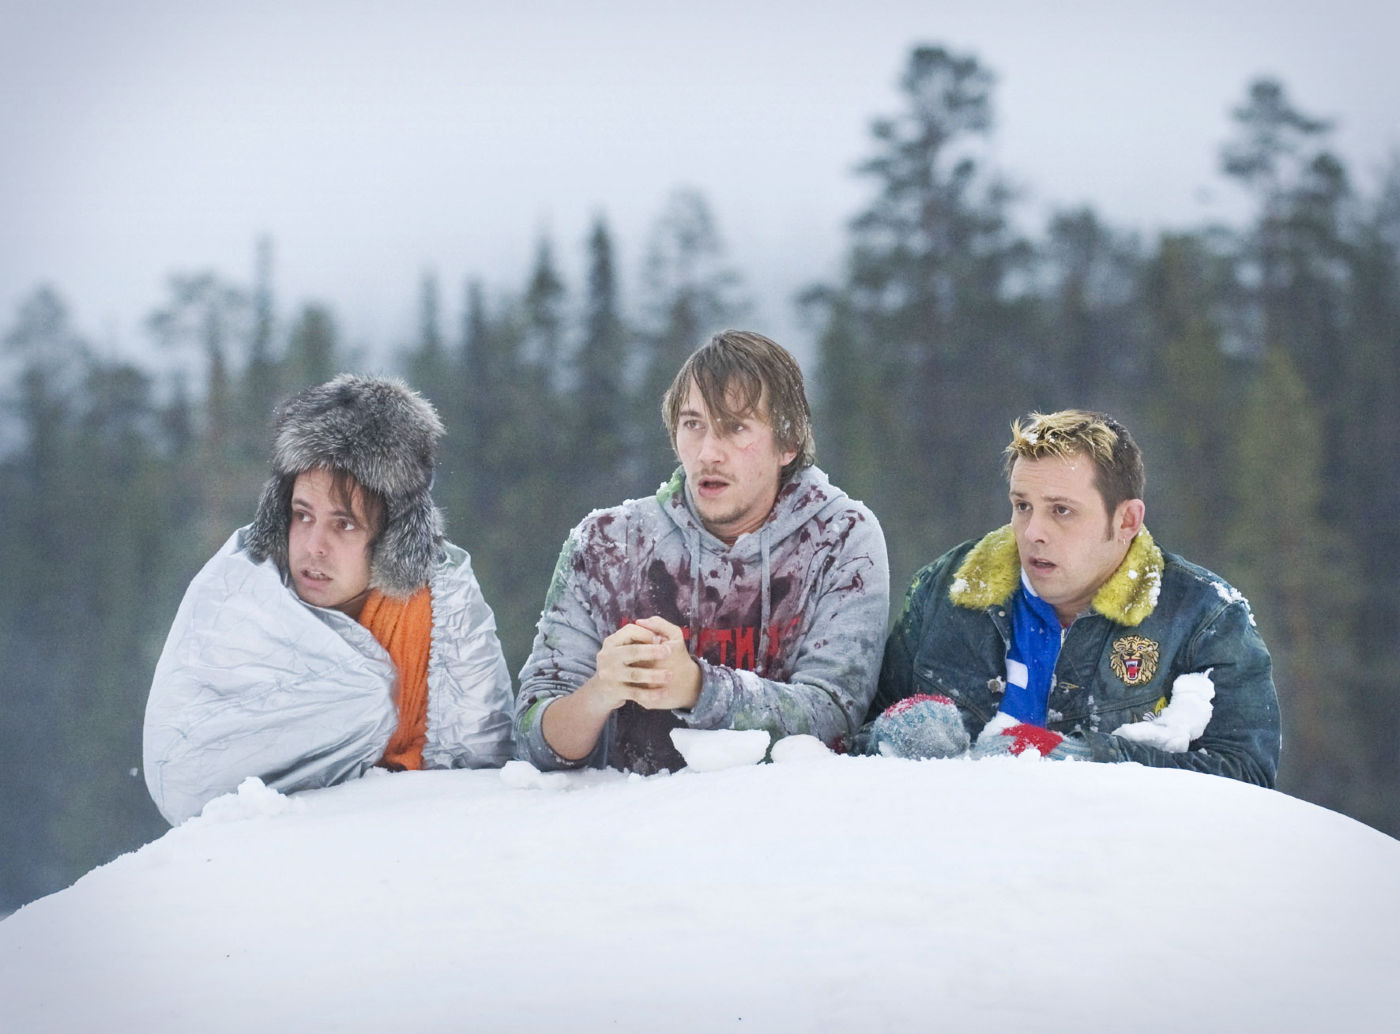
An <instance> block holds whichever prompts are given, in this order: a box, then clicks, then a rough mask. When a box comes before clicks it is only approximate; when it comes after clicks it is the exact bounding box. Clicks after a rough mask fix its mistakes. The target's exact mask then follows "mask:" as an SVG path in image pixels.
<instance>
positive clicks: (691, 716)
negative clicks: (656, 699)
mask: <svg viewBox="0 0 1400 1034" xmlns="http://www.w3.org/2000/svg"><path fill="white" fill-rule="evenodd" d="M695 663H696V664H698V665H699V666H700V699H699V700H697V701H695V706H694V707H692V708H690V710H688V711H687V710H683V709H681V708H673V709H672V711H671V713H672V714H674V715H675V716H676V717H677V718H679V719H680V720H681V721H683V722H685V724H686V725H688V726H689V727H690V728H692V729H721V728H724V726H725V720H726V718H727V717H728V715H729V712H730V709H731V707H732V705H733V701H734V686H733V679H732V676H731V673H730V672H729V671H728V670H727V669H725V668H717V667H715V666H714V665H712V664H710V663H709V662H708V661H704V660H701V659H700V658H699V657H697V658H695Z"/></svg>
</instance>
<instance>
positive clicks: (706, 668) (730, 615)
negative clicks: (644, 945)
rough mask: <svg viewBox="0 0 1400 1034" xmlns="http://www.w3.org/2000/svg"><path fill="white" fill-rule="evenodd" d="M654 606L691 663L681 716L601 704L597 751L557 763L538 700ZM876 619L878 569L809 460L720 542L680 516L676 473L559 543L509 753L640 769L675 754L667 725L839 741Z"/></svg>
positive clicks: (683, 509)
mask: <svg viewBox="0 0 1400 1034" xmlns="http://www.w3.org/2000/svg"><path fill="white" fill-rule="evenodd" d="M653 615H658V616H660V617H663V618H665V619H666V620H667V621H670V622H672V623H673V624H676V625H679V626H681V627H682V628H683V629H684V630H685V634H686V639H687V643H688V645H689V649H690V652H691V654H692V655H694V656H695V658H696V659H697V661H698V662H699V665H700V673H701V690H700V699H699V700H698V701H697V703H696V704H695V707H694V708H693V709H692V710H690V711H648V710H646V709H644V708H642V707H640V706H638V705H636V704H633V703H627V704H624V705H623V706H622V707H621V708H620V709H618V710H617V711H615V712H613V715H612V717H611V718H610V719H609V721H608V724H607V727H606V728H605V729H604V731H603V735H602V736H601V737H600V738H599V742H598V746H597V747H596V748H595V749H594V751H593V753H592V754H590V755H589V756H588V757H587V758H584V759H582V760H579V761H569V760H567V759H565V758H562V757H560V756H559V755H558V754H556V753H555V752H554V751H553V750H552V749H551V748H550V746H549V744H548V743H546V742H545V739H544V736H543V734H542V732H541V728H540V724H541V723H540V718H541V715H542V714H543V712H544V709H545V708H546V707H547V706H548V705H549V704H550V702H551V701H553V700H555V699H556V698H558V697H561V696H564V695H567V694H569V693H572V692H573V691H574V690H576V689H578V687H579V686H581V685H583V683H584V682H586V681H587V680H588V679H589V678H591V677H592V676H593V674H594V671H595V666H596V660H597V654H598V650H599V648H600V647H601V646H602V642H603V640H604V639H605V638H606V637H607V636H609V635H611V634H612V633H613V632H615V631H617V630H618V629H619V628H621V627H623V626H624V625H626V624H627V623H628V622H630V621H633V620H636V619H638V618H645V617H650V616H653ZM888 618H889V563H888V560H887V559H886V556H885V537H884V533H883V532H882V531H881V530H880V523H879V521H878V520H876V518H875V515H874V514H873V513H871V512H870V510H868V509H867V508H866V507H865V506H864V504H862V503H858V502H856V501H854V500H852V499H851V498H850V497H849V496H847V495H846V493H845V492H842V491H841V490H840V489H839V488H836V487H835V486H834V485H832V484H831V482H830V481H829V480H827V477H826V475H825V474H824V473H822V471H820V470H819V469H817V468H816V467H808V468H807V469H805V470H802V471H799V472H798V473H797V474H795V475H794V476H793V477H792V479H791V480H789V482H788V483H787V484H786V485H784V486H783V488H782V489H781V491H779V493H778V498H777V501H776V502H775V504H774V507H773V513H772V514H771V515H770V517H769V519H768V520H767V521H766V522H765V523H764V524H763V525H762V527H760V528H759V529H758V530H757V531H754V532H751V533H748V534H745V535H741V536H740V537H739V538H738V540H737V541H736V542H735V543H734V544H733V545H732V546H727V545H725V544H724V542H722V541H721V540H720V539H719V538H717V537H715V536H714V535H712V534H710V532H708V531H706V530H705V528H704V526H703V525H702V524H701V522H700V520H699V518H698V517H697V516H696V514H695V508H694V505H693V504H692V502H691V500H690V494H689V488H688V487H687V485H686V482H685V475H684V473H683V471H681V470H677V471H676V473H675V475H674V476H673V477H672V478H671V480H670V481H669V482H668V483H666V484H665V485H663V486H662V487H661V489H660V490H659V491H658V492H657V494H656V496H655V497H654V498H651V499H633V500H630V501H628V502H625V503H623V504H622V505H621V506H617V507H613V508H611V509H608V510H599V511H596V512H594V513H592V514H589V516H588V517H586V518H584V520H583V522H582V523H581V524H579V525H578V527H576V528H575V529H574V530H573V531H572V532H571V533H570V535H569V538H568V540H567V541H566V542H565V543H564V548H563V551H562V552H561V553H560V555H559V562H558V565H557V566H556V568H555V572H554V579H553V581H552V583H551V584H550V588H549V595H548V597H547V598H546V600H545V605H544V612H543V613H542V614H541V615H540V623H539V628H538V630H537V632H536V635H535V644H534V648H533V649H532V650H531V652H530V657H529V659H528V660H527V661H526V662H525V667H524V668H523V669H522V670H521V672H520V682H521V686H520V694H519V696H518V697H517V698H516V705H515V720H516V739H517V744H518V747H517V750H518V751H519V754H520V756H521V757H522V758H524V759H525V760H527V761H529V762H531V763H532V764H534V765H535V766H536V767H537V768H541V769H555V768H578V767H582V766H584V765H592V766H595V767H601V766H605V765H606V766H611V767H614V768H623V769H627V770H630V771H635V772H640V773H643V774H651V773H653V772H659V771H661V770H663V769H667V770H672V771H674V770H676V769H678V768H681V767H682V766H683V765H684V763H685V762H684V760H683V759H682V758H681V757H680V755H679V753H678V752H677V751H676V750H675V748H674V747H673V745H672V743H671V740H670V731H671V729H673V728H678V727H689V728H694V729H764V730H767V731H768V732H770V733H771V734H773V735H774V736H775V737H781V736H787V735H793V734H797V733H808V734H811V735H813V736H816V737H817V738H819V739H821V740H822V741H823V742H825V743H827V744H828V745H829V746H832V747H833V748H835V749H838V750H840V749H845V747H846V746H847V745H848V744H849V742H850V739H851V737H852V736H853V734H854V732H855V730H856V729H857V728H858V727H859V725H860V722H861V720H862V717H863V716H864V713H865V708H866V706H867V705H868V704H869V702H870V700H871V698H872V697H873V695H874V692H875V683H876V679H877V677H878V674H879V668H880V654H881V650H882V649H883V640H884V635H885V628H886V623H887V621H888Z"/></svg>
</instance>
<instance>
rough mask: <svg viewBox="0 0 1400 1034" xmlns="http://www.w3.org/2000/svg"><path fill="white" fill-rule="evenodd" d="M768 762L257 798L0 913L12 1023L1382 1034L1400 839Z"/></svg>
mask: <svg viewBox="0 0 1400 1034" xmlns="http://www.w3.org/2000/svg"><path fill="white" fill-rule="evenodd" d="M779 746H784V744H780V745H779ZM791 746H793V747H794V748H796V747H799V746H800V745H799V744H797V743H794V744H791ZM777 756H778V757H779V758H780V759H782V760H780V761H779V763H775V764H765V765H758V766H753V765H749V766H743V767H734V768H721V769H720V770H716V771H708V772H693V771H686V772H682V773H679V774H676V775H663V776H656V777H652V778H648V779H642V778H639V777H635V776H633V777H628V776H623V775H621V774H618V773H599V772H594V773H581V774H569V775H563V774H553V775H548V776H542V775H540V774H539V773H536V772H535V771H534V770H533V769H531V768H529V767H528V766H525V765H523V764H521V763H518V762H517V763H512V765H510V766H508V767H507V768H506V769H505V770H503V771H485V772H422V773H405V774H401V775H393V776H389V775H382V774H380V775H374V776H371V777H367V778H365V779H363V780H360V781H358V782H355V783H351V784H348V785H344V786H340V787H336V788H334V789H330V790H323V791H318V792H314V793H306V794H302V795H299V796H296V797H293V798H285V797H281V796H279V795H277V794H275V793H274V792H272V791H271V790H267V789H266V788H263V787H261V785H260V784H257V785H254V784H251V783H250V784H245V787H244V789H243V790H242V791H241V793H240V794H239V795H237V796H230V797H227V798H223V799H221V800H219V801H216V802H214V804H212V805H211V806H210V807H209V808H208V809H206V812H205V814H204V815H202V816H201V817H199V818H197V819H194V820H191V821H190V822H188V823H186V824H185V825H183V826H181V827H179V828H177V829H174V830H172V831H171V832H169V833H168V834H166V835H165V836H164V837H162V838H161V839H160V840H158V841H156V842H154V843H152V844H148V845H147V846H145V847H143V848H142V849H141V850H139V851H137V852H134V853H132V854H129V855H126V856H124V857H122V858H119V859H117V860H116V861H114V862H112V863H111V864H109V865H106V866H103V867H102V868H100V869H98V870H96V871H94V872H92V873H89V874H88V875H87V876H85V877H84V878H83V879H81V880H79V881H78V883H76V884H75V885H74V886H72V887H70V888H68V889H67V890H64V891H62V892H60V893H58V894H54V895H51V896H50V897H47V898H43V899H41V900H39V901H36V902H34V903H32V904H31V905H29V906H27V907H25V908H23V909H21V910H20V911H19V912H17V913H15V914H14V915H13V916H11V917H10V918H8V919H6V920H4V921H3V922H0V1027H2V1028H3V1029H5V1030H7V1031H9V1030H13V1031H23V1032H26V1034H37V1032H44V1031H60V1032H78V1031H83V1032H86V1031H103V1032H109V1034H119V1032H126V1031H129V1032H140V1034H154V1032H166V1031H180V1032H184V1031H196V1030H197V1031H201V1032H219V1031H238V1032H247V1031H271V1030H277V1031H315V1032H320V1031H366V1032H368V1031H374V1032H382V1031H387V1030H403V1031H410V1030H418V1031H455V1030H476V1031H506V1030H519V1031H531V1030H550V1029H553V1030H561V1031H564V1030H567V1031H600V1030H607V1031H633V1030H635V1031H648V1032H654V1031H668V1032H669V1031H714V1030H735V1031H745V1030H747V1031H822V1030H831V1031H842V1032H854V1031H859V1032H865V1031H880V1030H899V1031H908V1030H958V1031H969V1030H987V1031H1010V1030H1015V1031H1074V1030H1108V1029H1111V1030H1130V1031H1183V1030H1189V1031H1261V1032H1282V1031H1309V1032H1312V1031H1321V1030H1326V1031H1375V1030H1390V1029H1394V1023H1395V1015H1396V1012H1395V1007H1394V1004H1393V985H1392V984H1391V981H1392V980H1394V979H1395V974H1396V973H1397V972H1400V841H1396V840H1392V839H1391V838H1389V837H1386V836H1384V835H1382V834H1380V833H1377V832H1375V831H1374V830H1372V829H1370V828H1368V827H1366V826H1363V825H1361V824H1360V823H1357V822H1354V821H1352V820H1351V819H1348V818H1345V817H1343V816H1341V815H1338V814H1335V813H1333V812H1329V811H1326V810H1324V809H1321V808H1318V807H1315V806H1313V805H1309V804H1305V803H1303V802H1300V801H1297V800H1294V799H1292V798H1289V797H1286V796H1284V795H1282V794H1278V793H1273V792H1269V791H1265V790H1260V789H1257V788H1254V787H1249V786H1245V785H1242V784H1239V783H1236V782H1233V781H1230V780H1226V779H1221V778H1216V777H1212V776H1202V775H1195V774H1192V773H1187V772H1175V771H1159V770H1153V769H1147V768H1142V767H1139V766H1137V765H1093V764H1086V763H1074V762H1061V763H1055V762H1044V761H1040V760H1038V759H1036V758H1034V757H1031V756H1027V757H1024V758H1019V759H1010V758H1008V759H995V760H989V761H979V762H973V761H968V760H964V759H958V760H951V761H925V762H910V761H895V760H887V759H881V758H851V757H835V756H831V755H825V754H824V753H821V752H818V751H811V750H806V749H792V750H790V751H779V752H777Z"/></svg>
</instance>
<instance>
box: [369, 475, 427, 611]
mask: <svg viewBox="0 0 1400 1034" xmlns="http://www.w3.org/2000/svg"><path fill="white" fill-rule="evenodd" d="M442 543H443V522H442V513H441V511H439V510H438V508H437V507H436V506H434V505H433V502H432V499H431V498H429V496H428V493H427V492H426V491H425V492H423V493H422V494H421V496H420V498H419V499H418V500H415V501H413V502H411V503H409V504H408V506H407V507H406V508H405V510H404V512H403V513H402V514H400V515H397V516H395V517H394V518H392V519H391V520H389V521H388V523H387V524H386V526H385V528H384V532H383V534H382V535H380V536H379V541H378V542H376V543H375V545H374V556H373V558H372V559H371V561H370V575H369V584H370V588H372V589H378V590H380V591H381V592H383V593H386V594H388V595H390V596H397V597H399V598H400V599H404V598H407V597H409V596H412V595H413V594H414V593H415V592H417V591H418V590H419V589H421V588H423V586H425V585H427V584H428V583H429V582H430V581H431V580H432V576H433V569H434V568H435V567H437V565H438V562H439V561H440V560H441V559H442Z"/></svg>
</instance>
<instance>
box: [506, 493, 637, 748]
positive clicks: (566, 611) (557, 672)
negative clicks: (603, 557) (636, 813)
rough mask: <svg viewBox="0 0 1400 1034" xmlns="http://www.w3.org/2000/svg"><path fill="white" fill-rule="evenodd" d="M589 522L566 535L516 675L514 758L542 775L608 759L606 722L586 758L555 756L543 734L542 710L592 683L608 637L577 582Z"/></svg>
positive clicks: (611, 724)
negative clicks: (577, 559)
mask: <svg viewBox="0 0 1400 1034" xmlns="http://www.w3.org/2000/svg"><path fill="white" fill-rule="evenodd" d="M587 523H588V522H587V521H585V522H584V524H580V525H579V526H578V527H576V528H574V529H573V531H571V532H570V533H569V537H568V538H567V539H566V540H565V541H564V546H563V548H562V549H561V550H560V551H559V560H558V562H557V563H556V564H555V565H554V575H553V577H552V578H551V579H550V583H549V591H548V593H546V595H545V601H544V610H543V611H542V612H541V613H540V623H539V626H538V627H537V628H536V630H535V642H534V645H533V646H532V647H531V649H530V656H529V657H528V658H526V660H525V666H524V667H523V668H521V669H520V693H519V695H518V696H517V697H516V698H515V752H516V756H517V757H520V758H522V759H523V760H525V761H528V762H530V764H532V765H534V766H535V767H536V768H538V769H539V770H540V771H542V772H546V771H551V770H554V769H564V768H585V767H590V766H591V767H598V766H600V765H601V764H602V762H603V758H604V757H606V756H607V741H608V737H609V734H610V732H611V730H612V726H613V723H612V721H609V723H608V726H607V728H606V729H604V731H603V734H602V735H601V736H599V737H598V743H597V745H596V746H595V747H594V748H593V751H592V753H591V754H589V755H588V756H587V757H584V758H579V759H577V760H572V759H569V758H566V757H562V756H561V755H559V754H557V753H555V751H554V748H553V747H551V746H550V745H549V743H548V741H546V740H545V738H544V731H543V729H542V728H541V725H542V717H543V715H544V710H545V708H546V707H548V706H549V705H550V704H551V703H552V702H553V701H554V700H556V699H558V698H559V697H562V696H567V695H568V694H570V693H572V692H573V691H574V690H576V689H578V688H579V687H580V686H582V685H583V684H584V683H585V682H587V681H588V680H589V679H590V678H592V677H593V673H594V666H595V663H596V659H597V657H598V651H599V650H600V649H602V646H603V640H604V639H605V638H607V635H608V633H607V632H605V631H604V630H603V629H602V628H601V627H600V625H599V621H600V615H599V610H598V607H597V606H595V605H594V603H593V602H592V601H591V600H590V599H589V598H588V595H587V593H586V592H585V591H584V590H583V589H582V588H581V587H580V585H579V579H578V578H577V577H575V573H576V572H575V563H574V561H575V556H576V554H577V553H578V551H579V549H580V548H581V547H580V542H581V539H582V537H583V536H584V535H585V534H586V526H587Z"/></svg>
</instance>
